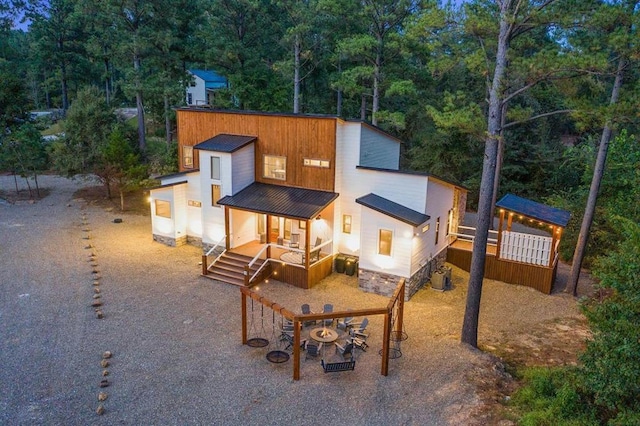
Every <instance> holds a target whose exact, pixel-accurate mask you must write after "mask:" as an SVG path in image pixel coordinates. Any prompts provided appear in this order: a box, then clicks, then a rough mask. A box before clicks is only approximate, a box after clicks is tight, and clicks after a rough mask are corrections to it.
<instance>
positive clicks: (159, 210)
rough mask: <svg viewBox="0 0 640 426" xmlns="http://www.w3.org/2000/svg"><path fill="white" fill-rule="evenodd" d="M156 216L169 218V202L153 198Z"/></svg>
mask: <svg viewBox="0 0 640 426" xmlns="http://www.w3.org/2000/svg"><path fill="white" fill-rule="evenodd" d="M155 204H156V216H160V217H166V218H169V219H171V203H170V202H169V201H165V200H155Z"/></svg>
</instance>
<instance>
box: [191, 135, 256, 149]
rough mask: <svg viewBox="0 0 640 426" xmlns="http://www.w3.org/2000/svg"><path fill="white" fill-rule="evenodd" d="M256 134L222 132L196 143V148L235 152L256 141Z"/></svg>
mask: <svg viewBox="0 0 640 426" xmlns="http://www.w3.org/2000/svg"><path fill="white" fill-rule="evenodd" d="M256 139H257V138H256V137H255V136H243V135H229V134H226V133H221V134H219V135H216V136H214V137H212V138H211V139H207V140H206V141H203V142H200V143H199V144H197V145H195V146H194V148H196V149H201V150H203V151H217V152H229V153H231V152H234V151H237V150H239V149H240V148H242V147H244V146H245V145H248V144H250V143H251V142H253V141H255V140H256Z"/></svg>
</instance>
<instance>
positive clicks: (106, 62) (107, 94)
mask: <svg viewBox="0 0 640 426" xmlns="http://www.w3.org/2000/svg"><path fill="white" fill-rule="evenodd" d="M104 50H106V48H105V49H104ZM105 55H106V52H105ZM103 62H104V93H105V98H106V100H107V105H111V89H110V88H109V59H107V58H106V56H105V58H104V60H103Z"/></svg>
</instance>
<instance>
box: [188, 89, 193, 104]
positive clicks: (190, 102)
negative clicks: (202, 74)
mask: <svg viewBox="0 0 640 426" xmlns="http://www.w3.org/2000/svg"><path fill="white" fill-rule="evenodd" d="M187 105H193V93H191V92H188V93H187Z"/></svg>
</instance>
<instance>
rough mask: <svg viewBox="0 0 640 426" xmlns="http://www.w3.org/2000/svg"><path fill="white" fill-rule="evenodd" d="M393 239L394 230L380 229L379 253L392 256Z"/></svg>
mask: <svg viewBox="0 0 640 426" xmlns="http://www.w3.org/2000/svg"><path fill="white" fill-rule="evenodd" d="M392 241H393V231H391V230H389V229H380V230H379V231H378V254H381V255H383V256H391V242H392Z"/></svg>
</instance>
